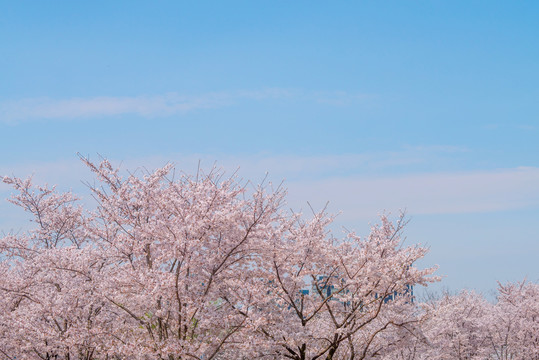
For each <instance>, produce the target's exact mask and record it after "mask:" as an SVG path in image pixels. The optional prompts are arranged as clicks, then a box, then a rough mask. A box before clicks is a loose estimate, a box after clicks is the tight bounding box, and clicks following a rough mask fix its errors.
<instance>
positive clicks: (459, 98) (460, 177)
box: [0, 1, 539, 294]
mask: <svg viewBox="0 0 539 360" xmlns="http://www.w3.org/2000/svg"><path fill="white" fill-rule="evenodd" d="M538 15H539V3H537V2H536V1H520V2H506V1H451V2H449V1H447V2H442V1H413V2H402V1H386V2H376V1H365V2H348V3H344V2H343V3H327V2H313V1H309V2H307V1H303V2H302V1H297V2H293V3H290V2H280V1H272V2H247V1H227V2H181V1H160V2H153V3H150V2H137V1H129V2H128V1H124V2H122V1H115V2H110V1H94V2H87V3H80V2H76V3H75V2H68V1H50V2H37V1H35V2H14V1H0V49H1V54H2V56H0V84H1V85H0V139H1V141H0V151H1V152H2V154H3V156H2V158H1V159H0V174H2V175H16V176H20V177H26V176H28V175H31V174H34V177H35V179H36V181H38V182H48V183H57V184H59V187H60V188H61V189H70V188H72V189H73V190H75V191H82V192H84V191H85V189H84V187H83V186H82V185H81V183H80V180H81V179H88V178H89V171H87V170H86V169H85V168H84V166H83V164H82V163H80V161H79V160H78V157H77V155H76V154H77V153H78V152H79V153H82V154H84V155H89V156H90V157H91V158H93V159H98V155H97V154H101V155H103V156H105V157H107V158H110V159H111V160H113V162H115V163H116V164H120V163H121V164H122V168H126V169H127V168H128V169H136V168H138V167H141V166H145V167H147V168H155V167H158V166H162V165H164V164H165V163H167V162H168V161H172V162H174V163H175V164H176V165H177V166H178V167H179V168H181V169H184V170H185V171H186V172H193V171H195V170H196V168H197V165H198V162H199V160H200V161H201V163H202V166H203V167H205V168H209V167H211V166H212V165H213V164H214V163H216V164H217V166H220V167H222V168H223V169H224V170H225V171H226V172H227V173H232V172H234V171H235V170H236V169H237V168H238V167H239V168H240V170H239V174H240V176H242V177H243V178H245V179H251V180H253V181H254V182H256V181H258V180H261V179H263V178H264V176H265V173H266V172H269V176H270V179H272V180H273V181H275V182H280V181H281V180H283V179H285V186H287V187H288V188H289V203H290V206H291V207H292V208H294V209H296V210H299V209H308V205H307V201H309V202H310V203H311V204H312V205H313V206H314V207H315V208H321V207H323V206H324V204H325V203H326V202H327V201H329V210H330V211H332V212H335V213H337V212H339V211H342V213H341V215H339V216H338V217H337V220H336V222H335V226H334V229H335V231H336V232H338V231H340V230H339V229H340V228H341V227H342V226H345V227H346V228H348V229H356V230H357V231H358V232H359V233H360V234H363V235H366V234H367V233H368V228H369V222H371V223H372V222H375V221H376V219H377V215H378V214H379V213H381V212H383V211H384V210H385V211H388V212H391V213H393V214H396V213H398V211H399V209H407V213H408V215H409V217H410V219H411V222H410V224H409V226H408V229H407V231H406V235H407V237H408V240H407V241H408V242H411V243H417V242H420V243H426V244H428V245H429V246H430V248H431V252H430V254H429V255H428V256H427V257H426V258H425V260H424V264H425V265H426V266H427V265H432V264H439V265H440V269H439V274H440V275H442V276H445V278H444V280H443V281H442V283H441V284H440V285H437V286H436V287H434V289H439V288H441V287H447V288H449V289H451V290H453V291H454V290H458V289H460V288H464V287H468V288H476V289H477V290H479V291H483V292H485V293H487V294H488V292H489V291H490V290H491V289H493V288H495V287H496V280H500V281H502V282H505V281H509V280H511V281H515V280H520V279H523V278H524V277H527V278H528V279H529V280H532V281H537V280H539V265H538V263H537V254H539V221H538V220H539V156H538V155H539V87H538V86H537V84H539V46H537V39H538V38H539V26H538V25H537V16H538ZM9 193H10V190H9V188H8V187H6V186H4V185H2V186H0V195H1V196H2V197H3V198H6V197H8V196H9ZM309 211H310V210H309ZM23 221H24V215H23V214H21V213H19V212H17V211H16V210H13V207H12V206H11V205H9V204H7V203H6V202H3V203H2V204H1V205H0V228H1V229H3V230H5V231H9V230H10V229H15V230H16V229H18V228H20V227H22V226H23V225H22V224H23V223H24V222H23Z"/></svg>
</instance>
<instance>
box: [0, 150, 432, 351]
mask: <svg viewBox="0 0 539 360" xmlns="http://www.w3.org/2000/svg"><path fill="white" fill-rule="evenodd" d="M83 161H84V162H85V163H86V165H87V166H88V167H89V168H90V170H91V171H93V172H94V173H95V175H96V178H97V183H96V184H89V187H90V190H91V192H92V195H93V197H94V199H95V201H96V206H95V207H91V208H83V207H82V206H81V205H80V204H79V203H78V202H77V201H78V199H77V197H75V196H74V195H72V194H70V193H58V192H56V190H55V189H54V188H48V187H39V186H34V185H33V184H32V181H31V180H21V179H18V178H10V177H5V178H4V182H5V183H7V184H10V185H12V186H13V188H14V189H15V190H16V191H17V194H16V195H14V196H13V198H12V200H11V201H12V202H13V203H14V204H15V205H18V206H21V207H22V208H23V209H25V210H26V211H28V212H29V214H30V215H31V217H32V219H33V221H34V223H35V227H34V228H33V229H31V230H30V231H28V232H26V233H23V234H8V235H6V236H4V237H3V238H2V239H1V240H0V251H1V255H0V305H1V306H2V309H5V310H4V311H2V312H1V313H0V356H4V357H5V358H6V359H21V358H25V359H57V360H60V359H66V360H67V359H88V360H89V359H168V360H173V359H200V360H202V359H204V360H208V359H252V358H256V357H260V358H266V359H285V358H289V359H298V360H300V359H367V358H373V357H376V356H379V355H381V354H383V353H384V352H385V351H386V350H387V348H388V346H389V345H388V343H386V339H389V338H390V337H391V336H390V334H391V332H395V331H398V330H399V331H400V330H403V329H408V328H411V327H412V326H416V324H417V323H418V321H417V317H416V316H415V315H414V309H416V303H414V301H413V296H412V289H413V286H415V285H418V284H422V285H426V284H428V283H429V282H431V281H435V280H436V278H435V277H433V276H431V274H432V273H433V271H434V268H431V269H423V270H422V269H418V268H417V267H416V266H415V263H416V261H417V260H418V259H420V258H421V257H423V256H424V255H425V254H426V249H425V248H423V247H420V246H405V245H404V244H403V240H402V238H401V232H402V229H403V227H404V225H405V222H404V221H403V219H402V218H400V219H399V220H397V221H396V222H395V223H392V222H391V221H389V220H388V218H387V217H382V219H381V223H380V224H379V225H376V226H373V228H372V232H371V234H370V235H369V236H368V237H367V238H360V237H359V236H357V235H355V234H353V233H350V234H346V235H345V236H344V237H341V238H337V237H335V236H334V235H332V233H331V232H329V231H328V225H329V224H330V223H331V221H332V218H331V217H330V216H328V215H327V214H326V213H325V212H324V211H322V212H320V213H318V214H315V215H314V216H313V218H312V219H305V218H304V217H303V216H302V215H301V214H296V213H291V212H289V211H285V210H284V204H285V195H286V191H285V190H284V189H283V188H281V187H277V188H275V189H273V188H272V185H271V184H262V185H260V186H256V187H250V184H249V183H247V184H243V185H242V184H240V183H239V182H238V181H237V180H236V179H235V178H233V177H232V178H224V177H223V174H222V173H221V172H219V171H216V170H212V171H211V172H210V173H208V174H203V173H199V174H197V175H196V176H189V175H185V174H180V175H177V174H176V172H175V170H174V168H173V167H172V166H171V165H167V166H165V167H164V168H161V169H158V170H156V171H155V172H153V173H143V174H137V173H135V174H130V173H127V174H124V173H122V172H121V171H120V170H119V169H117V168H115V167H113V166H112V165H111V164H110V163H109V162H108V161H107V160H103V161H102V162H101V163H99V164H95V163H93V162H91V161H89V160H88V159H84V158H83Z"/></svg>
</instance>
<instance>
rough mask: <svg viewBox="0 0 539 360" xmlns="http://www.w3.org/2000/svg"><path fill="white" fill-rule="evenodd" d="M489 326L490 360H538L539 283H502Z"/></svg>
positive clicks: (490, 313) (488, 319)
mask: <svg viewBox="0 0 539 360" xmlns="http://www.w3.org/2000/svg"><path fill="white" fill-rule="evenodd" d="M487 324H488V326H487V327H486V336H487V349H488V353H489V354H490V357H489V359H497V360H508V359H512V360H524V359H533V360H537V359H539V284H535V283H526V282H525V281H522V282H516V283H508V284H501V283H500V284H499V286H498V297H497V302H496V304H495V305H494V306H493V308H492V311H491V312H489V313H488V314H487Z"/></svg>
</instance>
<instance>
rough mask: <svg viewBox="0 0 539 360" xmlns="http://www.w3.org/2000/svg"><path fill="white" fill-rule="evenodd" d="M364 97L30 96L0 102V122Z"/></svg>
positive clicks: (276, 93) (269, 92)
mask: <svg viewBox="0 0 539 360" xmlns="http://www.w3.org/2000/svg"><path fill="white" fill-rule="evenodd" d="M365 96H366V95H362V94H350V93H346V92H324V93H306V92H304V91H301V90H293V89H279V88H270V89H262V90H242V91H230V92H212V93H206V94H201V95H198V96H188V95H182V94H178V93H169V94H164V95H152V96H146V95H144V96H133V97H127V96H124V97H121V96H120V97H105V96H102V97H91V98H70V99H51V98H31V99H21V100H12V101H4V102H2V103H0V122H3V123H10V124H14V123H18V122H21V121H28V120H43V119H64V120H71V119H78V118H88V117H107V116H117V115H137V116H143V117H161V116H170V115H174V114H183V113H187V112H190V111H195V110H200V109H208V108H217V107H223V106H230V105H232V104H234V103H236V102H239V101H241V100H252V101H263V100H268V99H285V98H298V99H301V98H303V99H305V98H307V99H310V100H313V101H318V102H326V103H329V104H334V105H335V104H339V105H342V104H350V103H352V102H354V101H359V100H362V99H364V98H365Z"/></svg>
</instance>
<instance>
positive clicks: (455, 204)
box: [289, 168, 539, 219]
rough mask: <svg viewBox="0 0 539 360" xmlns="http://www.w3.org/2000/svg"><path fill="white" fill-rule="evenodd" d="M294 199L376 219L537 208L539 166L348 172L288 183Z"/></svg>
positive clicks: (349, 214) (346, 214)
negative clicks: (377, 216)
mask: <svg viewBox="0 0 539 360" xmlns="http://www.w3.org/2000/svg"><path fill="white" fill-rule="evenodd" d="M289 189H290V194H291V195H292V196H293V198H292V201H294V202H296V201H299V200H300V199H311V201H313V202H315V204H317V206H322V205H323V204H324V203H325V202H326V201H330V204H331V209H332V210H342V211H343V215H342V216H343V217H344V218H345V219H354V218H369V217H370V218H372V216H373V214H376V213H380V212H382V211H384V210H387V211H393V212H394V211H397V210H398V209H408V211H409V212H410V213H412V214H451V213H480V212H492V211H503V210H513V209H519V208H526V207H537V206H539V168H511V169H502V170H497V171H473V172H457V173H421V174H409V175H402V176H383V177H362V176H348V177H336V178H331V179H322V180H312V181H304V182H303V181H302V182H298V183H295V182H294V183H291V184H289Z"/></svg>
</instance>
